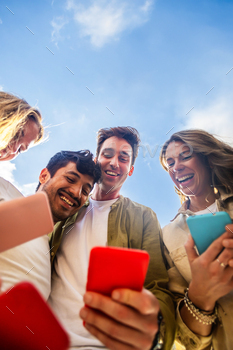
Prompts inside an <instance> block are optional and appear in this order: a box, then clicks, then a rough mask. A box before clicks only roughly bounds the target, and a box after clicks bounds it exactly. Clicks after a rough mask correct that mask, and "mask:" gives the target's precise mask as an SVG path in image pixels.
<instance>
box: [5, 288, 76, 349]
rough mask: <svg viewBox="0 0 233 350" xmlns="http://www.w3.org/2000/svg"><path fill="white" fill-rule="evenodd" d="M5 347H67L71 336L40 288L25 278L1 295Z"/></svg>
mask: <svg viewBox="0 0 233 350" xmlns="http://www.w3.org/2000/svg"><path fill="white" fill-rule="evenodd" d="M0 319H1V322H0V324H1V325H0V349H1V350H16V349H17V350H42V349H43V350H65V349H68V347H69V339H68V336H67V334H66V332H65V331H64V329H63V328H62V326H61V325H60V323H59V322H58V320H57V319H56V317H55V316H54V314H53V313H52V311H51V310H50V308H49V306H48V305H47V304H46V302H45V301H44V299H43V298H42V297H41V296H40V294H39V293H38V291H37V290H36V288H35V287H34V286H33V285H32V284H31V283H28V282H21V283H18V284H17V285H15V286H14V287H13V288H12V289H9V290H8V291H7V292H5V293H3V294H1V295H0Z"/></svg>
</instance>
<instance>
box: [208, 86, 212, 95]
mask: <svg viewBox="0 0 233 350" xmlns="http://www.w3.org/2000/svg"><path fill="white" fill-rule="evenodd" d="M213 88H214V86H213V87H212V88H211V89H210V90H209V91H208V92H207V93H206V95H208V93H209V92H210V91H211V90H213Z"/></svg>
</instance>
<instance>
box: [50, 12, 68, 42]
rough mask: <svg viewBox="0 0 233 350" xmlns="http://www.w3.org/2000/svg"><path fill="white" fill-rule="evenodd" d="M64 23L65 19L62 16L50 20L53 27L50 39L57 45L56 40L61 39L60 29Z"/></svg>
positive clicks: (65, 22)
mask: <svg viewBox="0 0 233 350" xmlns="http://www.w3.org/2000/svg"><path fill="white" fill-rule="evenodd" d="M66 24H67V20H65V19H64V17H63V16H60V17H56V18H55V19H53V20H52V22H51V26H52V28H53V30H52V39H51V40H52V41H53V42H54V43H55V45H56V46H57V45H58V41H59V40H61V39H62V35H61V30H62V28H63V27H64V26H65V25H66Z"/></svg>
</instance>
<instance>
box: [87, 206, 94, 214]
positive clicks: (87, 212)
mask: <svg viewBox="0 0 233 350" xmlns="http://www.w3.org/2000/svg"><path fill="white" fill-rule="evenodd" d="M93 208H94V207H92V208H91V209H90V210H88V212H87V213H86V214H85V216H86V215H87V214H88V213H89V212H90V211H91V210H92V209H93Z"/></svg>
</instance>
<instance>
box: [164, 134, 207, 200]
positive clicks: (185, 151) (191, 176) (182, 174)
mask: <svg viewBox="0 0 233 350" xmlns="http://www.w3.org/2000/svg"><path fill="white" fill-rule="evenodd" d="M166 161H167V167H168V171H169V175H170V176H171V178H172V181H173V182H174V184H175V185H176V187H177V188H178V189H179V190H180V191H181V192H182V193H183V194H184V195H186V196H188V197H190V199H191V198H192V196H195V197H196V198H198V197H199V198H201V199H202V198H206V196H208V194H209V193H210V189H211V187H210V185H211V179H210V169H209V167H208V166H207V165H205V164H204V163H203V160H202V159H201V158H200V156H198V155H197V154H195V153H194V152H193V151H192V149H191V148H190V147H189V146H188V145H186V144H185V143H183V142H181V141H173V142H171V143H170V144H169V145H168V147H167V150H166Z"/></svg>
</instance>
